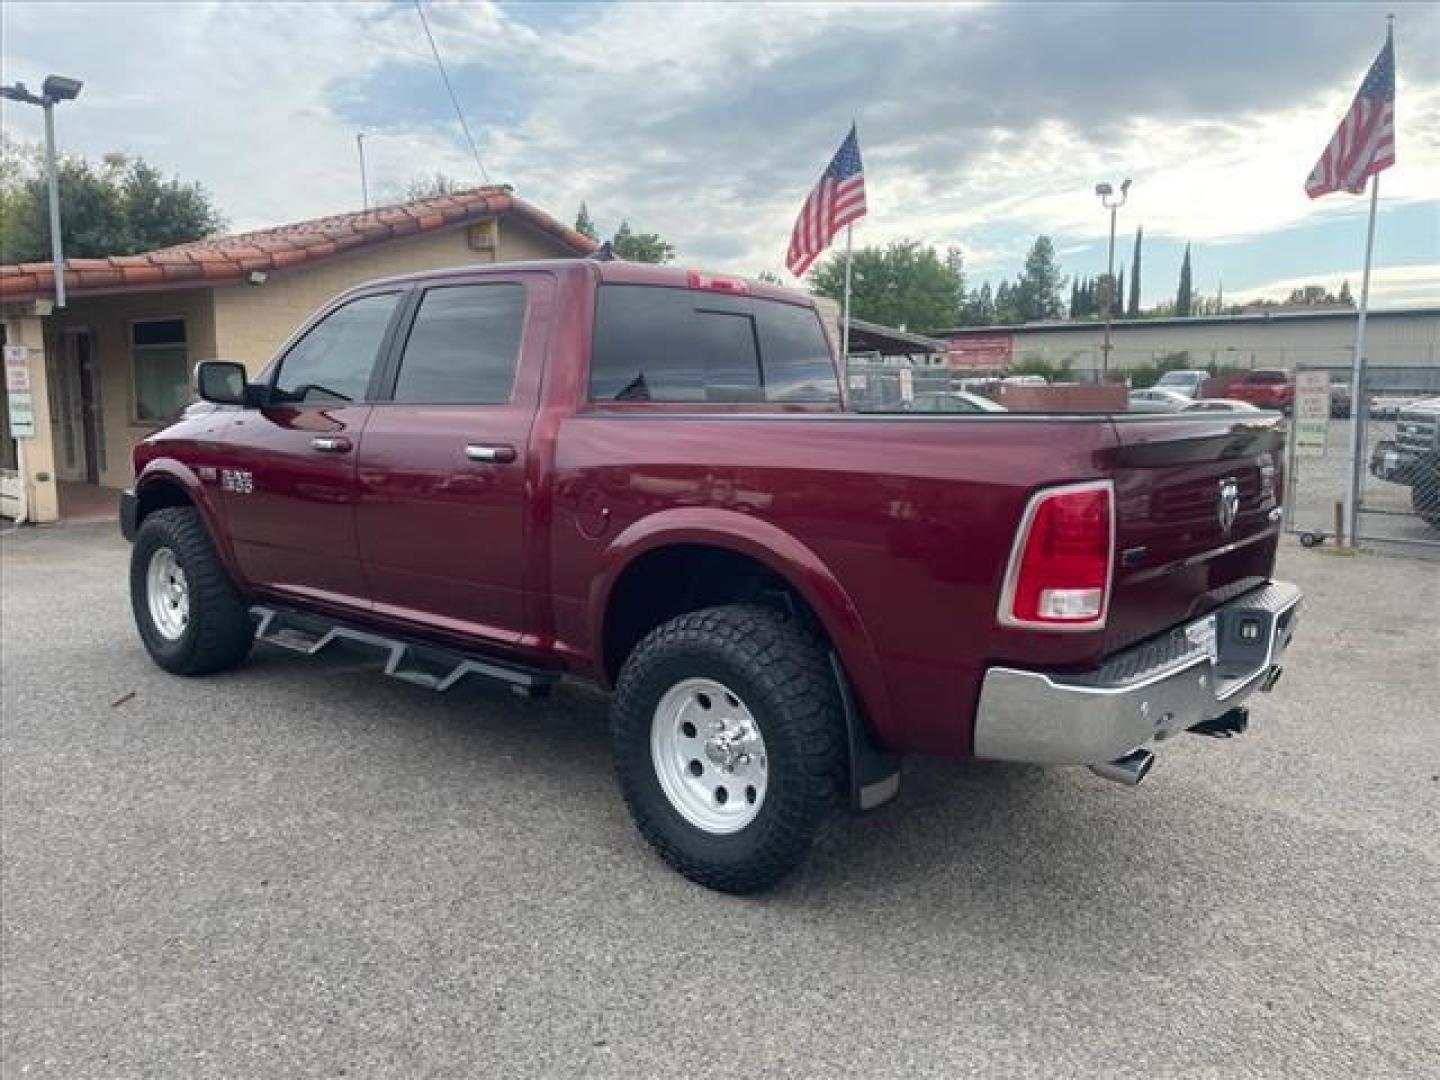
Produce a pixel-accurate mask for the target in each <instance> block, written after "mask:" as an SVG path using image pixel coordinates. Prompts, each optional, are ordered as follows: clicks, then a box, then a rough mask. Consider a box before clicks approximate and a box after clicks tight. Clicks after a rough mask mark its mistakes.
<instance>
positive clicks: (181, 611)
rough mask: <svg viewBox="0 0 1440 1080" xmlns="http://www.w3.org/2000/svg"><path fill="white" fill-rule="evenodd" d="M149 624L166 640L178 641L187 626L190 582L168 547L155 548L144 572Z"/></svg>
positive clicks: (188, 621)
mask: <svg viewBox="0 0 1440 1080" xmlns="http://www.w3.org/2000/svg"><path fill="white" fill-rule="evenodd" d="M145 598H146V600H147V602H148V603H149V606H150V621H151V622H152V623H154V624H155V629H156V631H157V632H158V633H159V634H160V636H161V637H163V638H164V639H165V640H166V641H178V640H180V637H181V635H182V634H184V633H185V628H186V627H187V626H189V625H190V583H189V582H188V581H186V580H185V571H184V570H182V569H181V568H180V560H179V559H177V558H176V557H175V552H173V551H172V550H170V549H169V548H168V547H162V548H156V549H155V551H154V553H153V554H152V555H151V556H150V566H149V567H148V568H147V569H146V571H145Z"/></svg>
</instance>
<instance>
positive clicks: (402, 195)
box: [377, 171, 475, 205]
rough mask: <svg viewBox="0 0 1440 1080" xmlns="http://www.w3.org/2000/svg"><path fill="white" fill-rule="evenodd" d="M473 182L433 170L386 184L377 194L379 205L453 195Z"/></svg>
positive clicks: (467, 187) (465, 189) (466, 188)
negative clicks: (396, 182) (425, 174)
mask: <svg viewBox="0 0 1440 1080" xmlns="http://www.w3.org/2000/svg"><path fill="white" fill-rule="evenodd" d="M474 186H475V185H474V184H468V183H466V182H465V181H463V180H457V179H456V178H455V177H453V176H451V175H450V174H449V173H443V172H438V171H437V172H433V173H431V174H430V175H429V176H412V177H411V178H410V179H409V180H407V181H406V182H405V183H404V184H398V185H397V184H387V185H386V186H385V187H382V188H381V189H380V191H379V193H378V195H377V198H378V200H379V202H380V204H381V205H384V204H386V203H405V202H417V201H418V200H420V199H433V198H436V197H437V196H440V195H454V194H455V193H456V192H457V191H468V190H469V189H470V188H473V187H474Z"/></svg>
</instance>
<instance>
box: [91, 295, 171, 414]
mask: <svg viewBox="0 0 1440 1080" xmlns="http://www.w3.org/2000/svg"><path fill="white" fill-rule="evenodd" d="M158 323H178V324H179V325H180V341H179V342H173V341H167V342H150V343H146V344H143V345H142V344H137V343H136V341H135V331H136V329H137V328H138V327H141V326H153V325H156V324H158ZM91 340H92V343H93V340H94V339H93V337H92V339H91ZM92 348H93V344H92ZM177 348H178V349H179V350H180V351H181V360H180V368H181V372H182V379H181V384H182V386H183V387H184V390H185V393H184V395H183V396H184V397H185V398H187V399H188V397H189V394H188V391H189V389H190V327H189V325H188V322H187V320H186V318H185V316H184V315H178V314H177V315H147V316H145V317H144V318H141V319H129V320H127V321H126V323H125V349H126V353H127V355H128V357H129V367H130V416H129V421H130V426H131V427H139V428H146V429H154V428H160V427H164V426H165V425H166V424H169V423H171V422H173V421H174V419H175V417H176V416H178V415H179V414H180V412H183V411H184V409H185V405H186V404H187V403H188V402H187V401H182V403H181V405H180V409H179V410H178V411H177V412H176V413H174V414H171V415H169V416H157V417H146V416H142V415H141V413H140V364H139V361H140V359H141V357H142V356H154V355H158V354H159V353H161V352H162V351H163V352H167V353H171V354H173V352H174V351H175V350H176V349H177Z"/></svg>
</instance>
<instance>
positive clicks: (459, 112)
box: [415, 0, 490, 184]
mask: <svg viewBox="0 0 1440 1080" xmlns="http://www.w3.org/2000/svg"><path fill="white" fill-rule="evenodd" d="M415 11H416V13H417V14H418V15H419V16H420V25H421V26H423V27H424V28H425V36H426V37H427V38H429V39H430V52H431V53H433V54H434V56H435V66H436V67H437V68H439V69H440V78H442V79H443V80H445V91H446V93H448V94H449V95H450V104H452V105H454V106H455V115H456V116H457V117H458V118H459V120H460V128H461V130H462V131H464V132H465V141H466V142H467V143H469V144H470V153H471V154H472V155H474V157H475V167H476V168H477V169H479V170H480V179H482V180H484V181H485V183H487V184H488V183H490V174H489V173H487V172H486V171H485V165H484V163H483V162H482V161H481V160H480V150H479V148H478V147H476V145H475V136H474V135H472V134H470V124H469V123H468V122H467V121H466V119H465V112H464V110H463V109H461V108H460V99H459V98H458V97H456V96H455V87H453V86H452V85H450V75H449V74H448V73H447V72H446V71H445V61H444V60H441V59H440V49H439V48H438V47H437V46H436V45H435V35H434V34H432V33H431V32H430V20H429V19H427V18H425V9H424V8H423V7H421V5H420V0H415Z"/></svg>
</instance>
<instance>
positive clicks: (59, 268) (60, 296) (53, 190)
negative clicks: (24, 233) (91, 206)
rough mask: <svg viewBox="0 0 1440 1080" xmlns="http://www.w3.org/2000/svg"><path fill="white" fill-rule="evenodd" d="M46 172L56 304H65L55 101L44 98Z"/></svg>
mask: <svg viewBox="0 0 1440 1080" xmlns="http://www.w3.org/2000/svg"><path fill="white" fill-rule="evenodd" d="M41 108H43V109H44V110H45V173H46V176H47V177H48V179H49V183H50V262H51V264H52V265H53V267H54V270H55V306H56V307H57V308H63V307H64V306H65V250H64V246H63V245H62V244H61V242H60V177H59V170H58V168H57V167H56V165H55V102H53V101H51V100H50V99H49V98H45V99H44V104H43V105H42V106H41Z"/></svg>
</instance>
